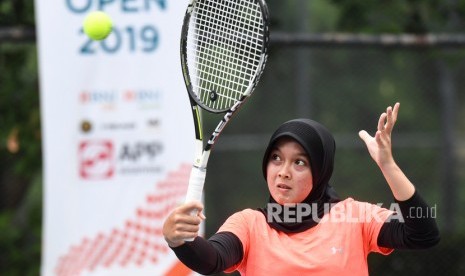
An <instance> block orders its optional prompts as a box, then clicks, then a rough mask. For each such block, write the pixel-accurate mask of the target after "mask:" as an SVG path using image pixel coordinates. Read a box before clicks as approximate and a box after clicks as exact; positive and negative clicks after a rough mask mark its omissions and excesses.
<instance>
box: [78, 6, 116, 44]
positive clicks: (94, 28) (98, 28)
mask: <svg viewBox="0 0 465 276" xmlns="http://www.w3.org/2000/svg"><path fill="white" fill-rule="evenodd" d="M83 27H84V32H85V33H86V34H87V35H88V36H89V37H90V38H91V39H93V40H102V39H105V38H106V37H107V36H108V35H109V34H110V33H111V30H112V28H113V23H112V22H111V18H110V16H108V15H107V14H106V13H104V12H102V11H93V12H91V13H89V14H88V15H87V16H86V18H85V19H84V23H83Z"/></svg>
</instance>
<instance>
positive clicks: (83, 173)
mask: <svg viewBox="0 0 465 276" xmlns="http://www.w3.org/2000/svg"><path fill="white" fill-rule="evenodd" d="M113 152H114V149H113V143H112V142H111V141H109V140H96V141H83V142H81V143H80V145H79V153H78V154H79V175H80V177H81V178H83V179H89V180H103V179H109V178H111V177H112V176H113V175H114V173H115V166H114V158H113V155H114V154H113Z"/></svg>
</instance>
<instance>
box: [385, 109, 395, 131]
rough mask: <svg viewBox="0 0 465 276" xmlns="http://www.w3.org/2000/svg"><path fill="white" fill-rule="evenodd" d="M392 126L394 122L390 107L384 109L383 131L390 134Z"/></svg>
mask: <svg viewBox="0 0 465 276" xmlns="http://www.w3.org/2000/svg"><path fill="white" fill-rule="evenodd" d="M393 126H394V120H393V118H392V107H391V106H388V107H387V108H386V123H385V125H384V129H385V130H386V131H388V132H390V131H391V130H392V127H393Z"/></svg>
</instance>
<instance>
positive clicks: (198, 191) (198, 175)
mask: <svg viewBox="0 0 465 276" xmlns="http://www.w3.org/2000/svg"><path fill="white" fill-rule="evenodd" d="M206 176H207V170H206V169H203V168H198V167H192V170H191V175H190V177H189V186H187V194H186V201H185V203H188V202H191V201H201V200H202V191H203V184H204V183H205V177H206Z"/></svg>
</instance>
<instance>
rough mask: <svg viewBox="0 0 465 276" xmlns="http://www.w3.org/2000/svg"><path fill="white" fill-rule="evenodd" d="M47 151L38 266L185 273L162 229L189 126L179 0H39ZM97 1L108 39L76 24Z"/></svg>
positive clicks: (182, 165)
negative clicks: (108, 23) (109, 27)
mask: <svg viewBox="0 0 465 276" xmlns="http://www.w3.org/2000/svg"><path fill="white" fill-rule="evenodd" d="M35 4H36V18H37V26H38V27H37V35H38V53H39V73H40V84H41V85H40V88H41V110H42V127H43V139H44V140H43V152H44V194H45V196H44V220H43V226H44V235H43V260H42V275H59V276H65V275H186V274H188V273H189V271H188V270H187V269H186V268H185V267H183V266H182V265H180V264H179V262H178V261H177V259H176V257H175V256H174V254H173V253H172V252H171V250H170V249H169V248H168V247H167V245H166V243H165V242H164V240H163V236H162V233H161V227H162V223H163V219H164V217H165V216H166V215H167V213H168V212H169V211H171V209H173V208H174V206H176V205H177V204H178V203H179V202H182V201H183V200H184V196H185V190H186V185H187V178H188V174H189V171H190V165H189V164H191V161H192V157H193V146H194V144H193V136H194V134H193V127H192V115H191V111H190V108H189V102H188V96H187V94H186V92H185V87H184V82H183V80H182V74H181V68H180V62H179V60H180V57H179V37H180V31H181V26H182V18H183V16H184V12H185V9H186V6H187V1H181V0H145V1H139V0H132V1H116V0H95V1H94V0H62V1H39V0H36V3H35ZM94 10H102V11H104V12H106V13H108V14H109V15H110V17H111V18H112V19H113V23H114V30H113V32H112V34H111V35H110V36H109V37H108V38H107V39H106V40H104V41H101V42H96V41H91V40H90V39H89V38H87V36H86V35H85V34H84V33H83V32H82V22H83V19H84V18H85V16H86V15H87V14H88V13H89V12H91V11H94Z"/></svg>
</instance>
